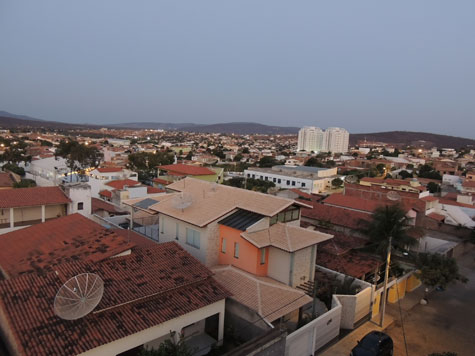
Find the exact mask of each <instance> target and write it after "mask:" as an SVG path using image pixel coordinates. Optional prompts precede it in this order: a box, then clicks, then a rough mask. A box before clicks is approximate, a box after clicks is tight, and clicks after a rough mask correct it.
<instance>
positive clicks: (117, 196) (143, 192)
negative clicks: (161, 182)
mask: <svg viewBox="0 0 475 356" xmlns="http://www.w3.org/2000/svg"><path fill="white" fill-rule="evenodd" d="M104 188H105V189H104V190H101V191H100V192H99V197H100V198H101V199H103V200H105V201H108V202H111V203H113V204H115V205H117V206H121V205H122V202H123V201H124V200H127V199H135V198H142V197H146V196H149V195H156V194H160V193H165V190H163V189H159V188H155V187H150V186H147V185H143V184H142V183H140V182H138V181H136V180H132V179H117V180H112V181H110V182H107V183H105V185H104Z"/></svg>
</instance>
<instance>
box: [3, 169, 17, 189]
mask: <svg viewBox="0 0 475 356" xmlns="http://www.w3.org/2000/svg"><path fill="white" fill-rule="evenodd" d="M13 183H15V180H14V179H13V177H12V175H11V174H10V173H8V172H1V173H0V187H3V188H5V187H13Z"/></svg>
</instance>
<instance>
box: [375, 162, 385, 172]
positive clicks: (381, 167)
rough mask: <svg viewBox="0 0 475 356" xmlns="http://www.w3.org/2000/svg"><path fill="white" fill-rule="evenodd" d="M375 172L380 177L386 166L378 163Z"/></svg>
mask: <svg viewBox="0 0 475 356" xmlns="http://www.w3.org/2000/svg"><path fill="white" fill-rule="evenodd" d="M376 170H377V171H378V173H379V174H380V175H382V174H383V173H384V172H385V171H386V165H385V164H384V163H380V164H378V165H377V166H376Z"/></svg>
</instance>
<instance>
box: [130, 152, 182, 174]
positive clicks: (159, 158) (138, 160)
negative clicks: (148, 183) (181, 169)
mask: <svg viewBox="0 0 475 356" xmlns="http://www.w3.org/2000/svg"><path fill="white" fill-rule="evenodd" d="M174 160H175V157H174V155H173V154H172V153H169V152H161V151H157V152H156V153H152V152H137V153H131V154H130V155H129V167H130V168H131V169H132V170H133V171H136V172H137V173H138V174H139V180H141V181H144V180H147V179H150V178H151V177H153V176H154V175H155V173H156V170H157V167H158V166H161V165H167V164H172V163H173V162H174Z"/></svg>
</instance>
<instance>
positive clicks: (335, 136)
mask: <svg viewBox="0 0 475 356" xmlns="http://www.w3.org/2000/svg"><path fill="white" fill-rule="evenodd" d="M349 137H350V134H349V133H348V131H346V130H345V129H342V128H339V127H329V128H328V129H327V130H326V131H323V130H322V129H320V128H319V127H314V126H307V127H304V128H302V129H300V130H299V138H298V143H297V150H298V151H307V152H311V151H314V152H322V151H323V152H336V153H345V152H348V142H349Z"/></svg>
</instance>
